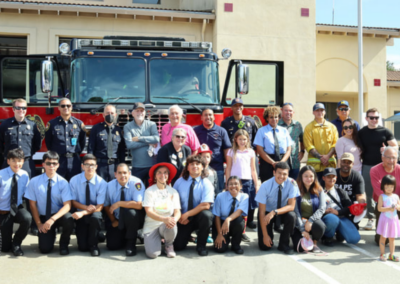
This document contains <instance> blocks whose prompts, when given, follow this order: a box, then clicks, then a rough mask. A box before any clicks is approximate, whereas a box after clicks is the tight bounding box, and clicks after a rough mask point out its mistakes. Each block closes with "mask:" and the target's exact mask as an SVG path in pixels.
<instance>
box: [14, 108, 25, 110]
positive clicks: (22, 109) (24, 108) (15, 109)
mask: <svg viewBox="0 0 400 284" xmlns="http://www.w3.org/2000/svg"><path fill="white" fill-rule="evenodd" d="M14 109H15V110H26V109H27V107H14Z"/></svg>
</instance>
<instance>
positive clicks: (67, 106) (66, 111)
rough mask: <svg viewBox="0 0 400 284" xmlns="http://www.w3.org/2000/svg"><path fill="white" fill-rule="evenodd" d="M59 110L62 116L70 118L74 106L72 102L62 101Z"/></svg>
mask: <svg viewBox="0 0 400 284" xmlns="http://www.w3.org/2000/svg"><path fill="white" fill-rule="evenodd" d="M58 110H59V111H60V113H61V115H62V116H69V115H71V112H72V104H71V101H70V100H62V101H60V104H59V105H58Z"/></svg>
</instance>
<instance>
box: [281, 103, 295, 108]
mask: <svg viewBox="0 0 400 284" xmlns="http://www.w3.org/2000/svg"><path fill="white" fill-rule="evenodd" d="M287 105H290V106H293V104H292V103H284V104H283V105H282V106H283V107H284V106H287Z"/></svg>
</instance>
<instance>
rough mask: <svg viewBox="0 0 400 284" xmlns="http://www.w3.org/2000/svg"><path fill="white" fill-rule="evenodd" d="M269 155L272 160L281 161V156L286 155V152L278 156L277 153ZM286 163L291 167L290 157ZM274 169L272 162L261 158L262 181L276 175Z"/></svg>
mask: <svg viewBox="0 0 400 284" xmlns="http://www.w3.org/2000/svg"><path fill="white" fill-rule="evenodd" d="M268 156H269V157H270V158H271V159H272V160H274V161H277V162H279V161H280V160H281V158H282V157H283V156H284V154H281V155H280V156H279V157H278V156H276V155H272V154H271V155H270V154H268ZM286 163H287V164H288V165H289V167H290V168H291V162H290V158H289V159H288V160H287V161H286ZM273 171H274V167H273V166H272V165H271V164H269V163H267V162H266V161H264V160H263V159H260V179H261V182H264V181H266V180H269V179H270V178H272V177H273V176H274V172H273ZM289 171H290V170H289Z"/></svg>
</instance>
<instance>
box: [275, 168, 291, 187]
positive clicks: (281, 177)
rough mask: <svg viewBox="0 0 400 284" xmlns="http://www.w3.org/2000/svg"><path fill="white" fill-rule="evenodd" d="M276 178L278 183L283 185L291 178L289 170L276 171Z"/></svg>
mask: <svg viewBox="0 0 400 284" xmlns="http://www.w3.org/2000/svg"><path fill="white" fill-rule="evenodd" d="M274 176H275V181H276V183H277V184H282V183H284V182H285V181H286V180H287V178H288V176H289V170H284V169H277V170H276V171H274Z"/></svg>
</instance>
